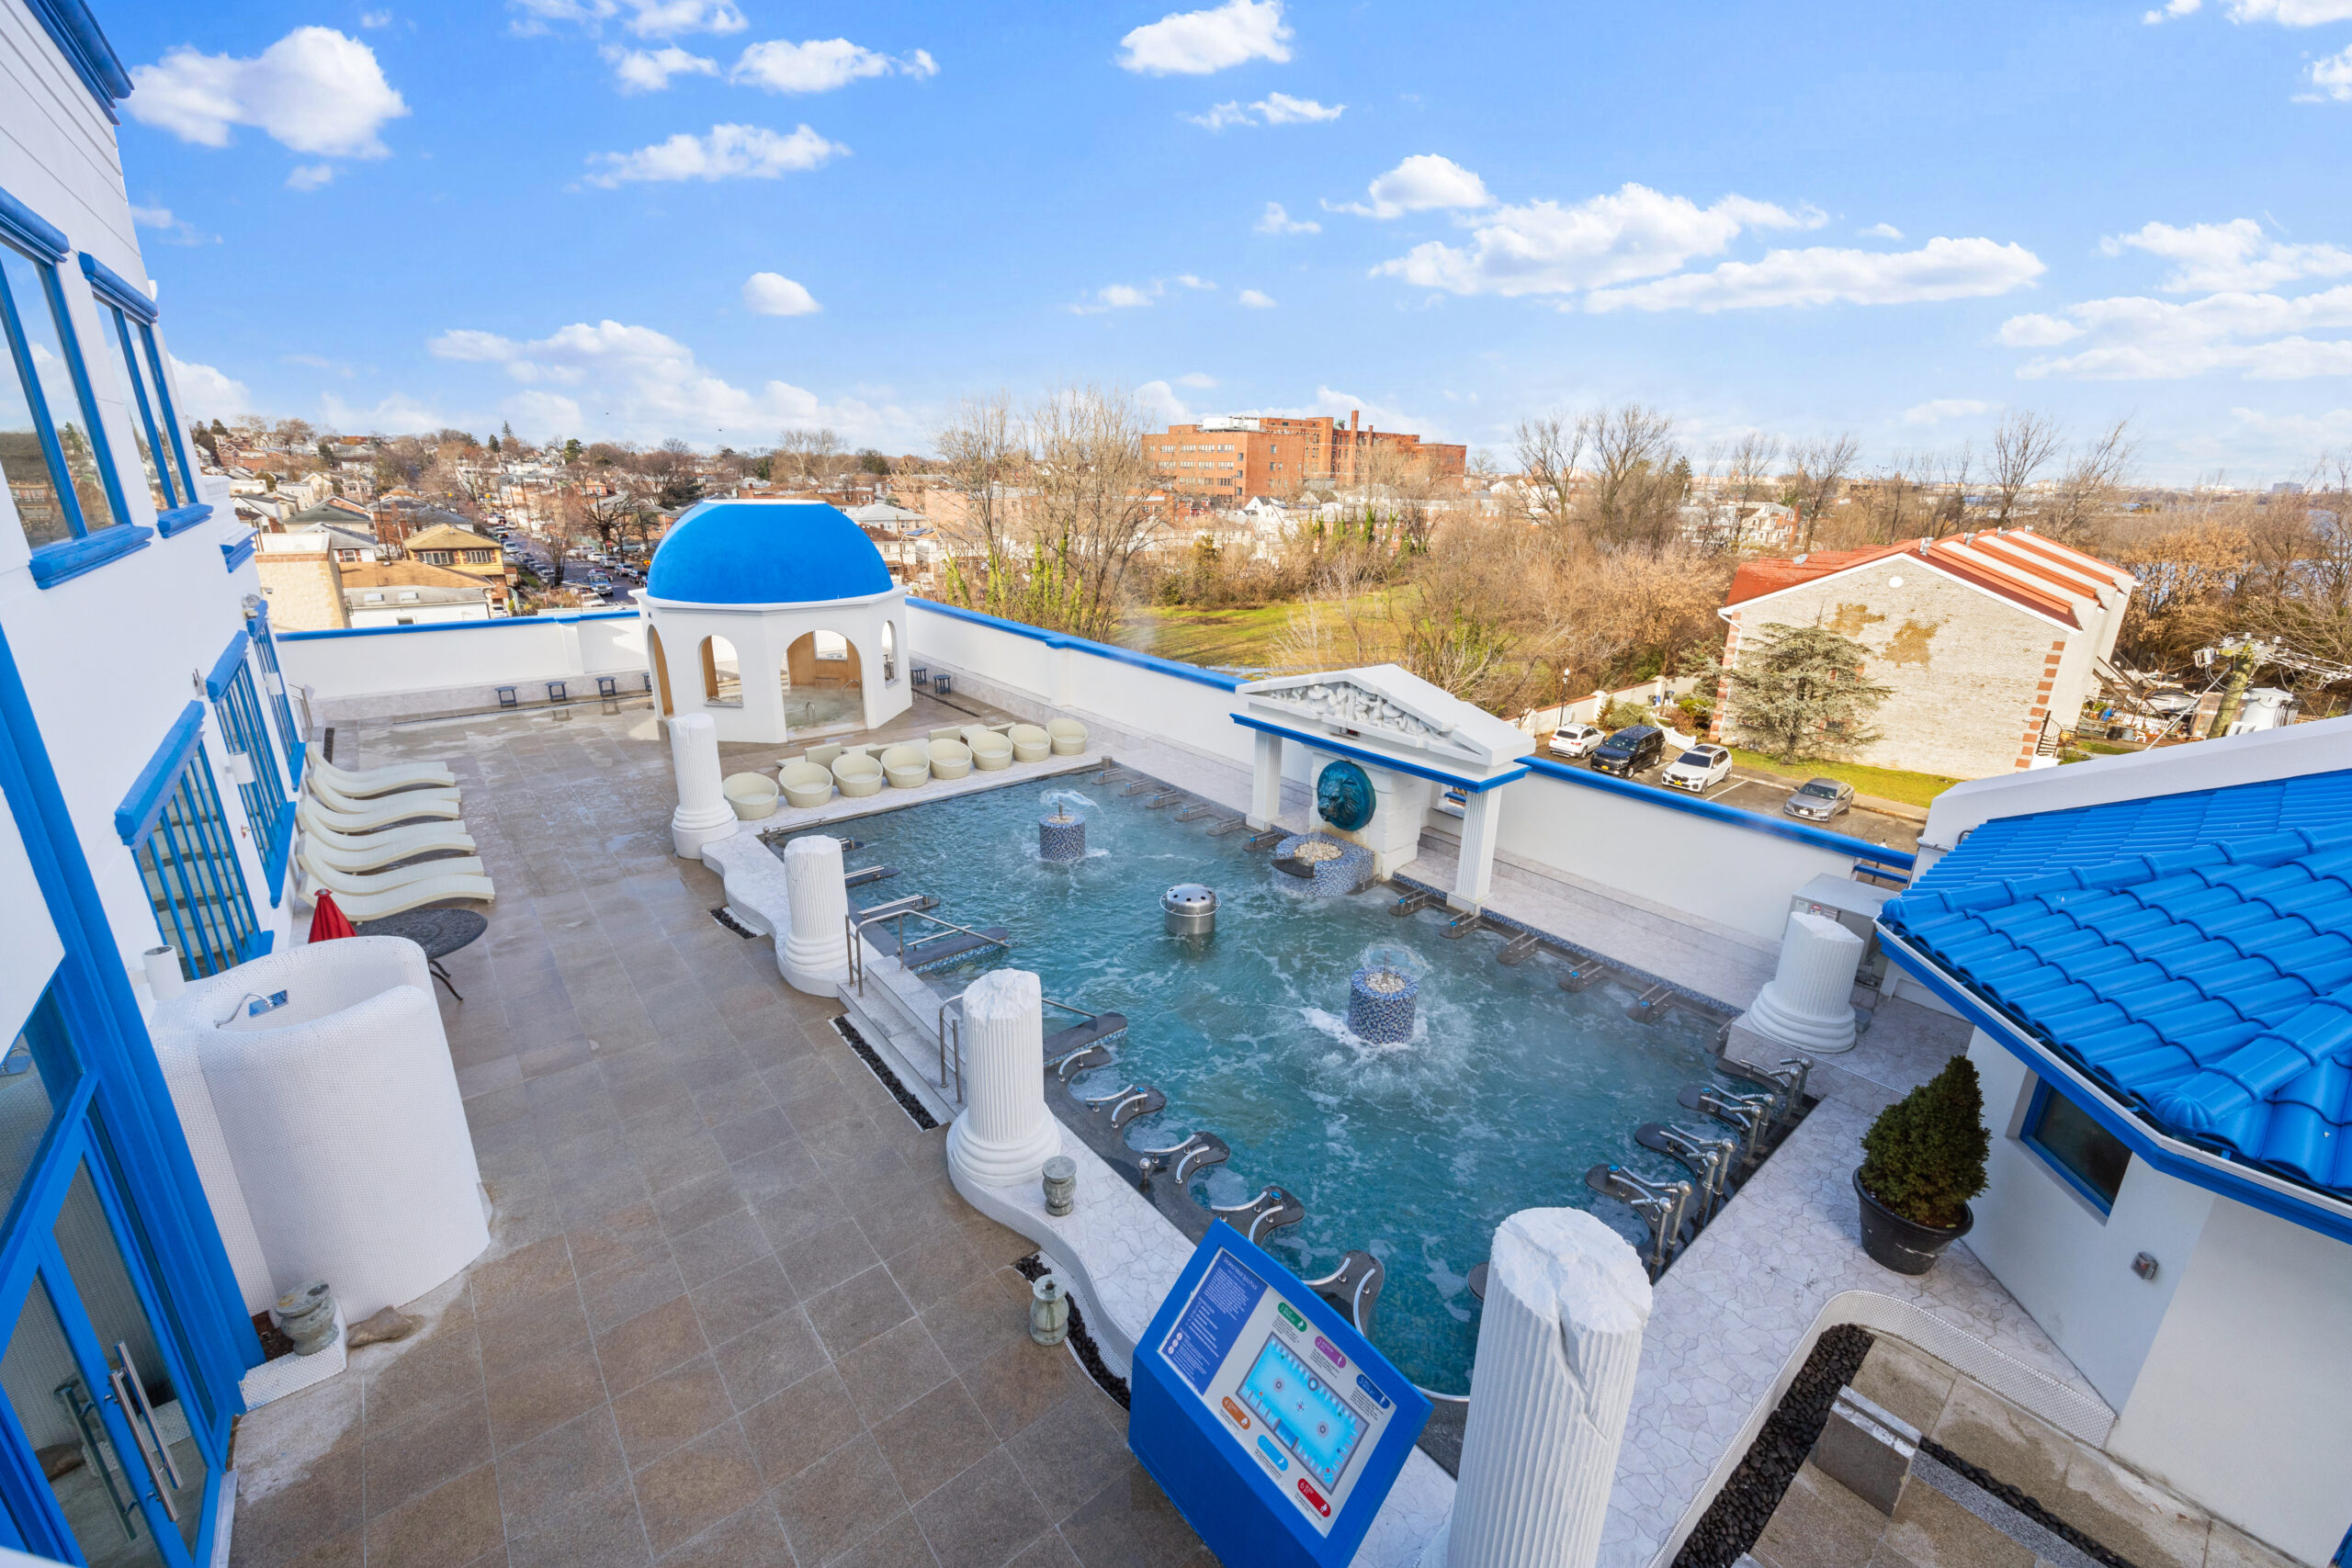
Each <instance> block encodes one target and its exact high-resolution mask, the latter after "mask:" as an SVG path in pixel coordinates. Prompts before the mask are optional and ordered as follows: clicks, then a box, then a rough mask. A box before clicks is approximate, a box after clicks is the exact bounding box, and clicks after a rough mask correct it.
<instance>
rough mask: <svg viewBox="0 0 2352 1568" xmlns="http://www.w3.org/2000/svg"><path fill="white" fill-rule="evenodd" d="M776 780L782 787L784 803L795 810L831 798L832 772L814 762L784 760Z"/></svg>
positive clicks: (805, 808) (800, 809) (814, 805)
mask: <svg viewBox="0 0 2352 1568" xmlns="http://www.w3.org/2000/svg"><path fill="white" fill-rule="evenodd" d="M776 782H777V783H778V784H781V785H782V786H783V788H784V803H785V804H786V806H789V807H792V808H793V809H794V810H796V811H806V810H808V809H809V807H816V806H822V805H824V804H825V803H826V802H827V801H829V800H831V799H832V798H833V773H832V770H831V769H830V768H820V767H819V766H817V764H816V763H814V762H786V764H785V765H784V772H783V773H782V774H781V775H779V777H778V778H777V780H776Z"/></svg>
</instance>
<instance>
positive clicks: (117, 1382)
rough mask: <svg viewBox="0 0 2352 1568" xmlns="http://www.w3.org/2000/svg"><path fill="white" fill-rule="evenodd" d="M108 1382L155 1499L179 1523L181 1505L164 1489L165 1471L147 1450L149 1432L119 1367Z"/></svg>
mask: <svg viewBox="0 0 2352 1568" xmlns="http://www.w3.org/2000/svg"><path fill="white" fill-rule="evenodd" d="M132 1381H133V1382H136V1381H137V1380H135V1379H134V1380H132ZM107 1382H109V1383H111V1384H113V1385H114V1402H115V1404H119V1405H120V1406H121V1407H122V1419H123V1425H125V1426H127V1427H130V1440H131V1441H132V1442H133V1443H136V1444H137V1445H138V1446H139V1458H140V1460H141V1461H142V1462H144V1463H145V1465H146V1466H147V1482H148V1484H149V1485H150V1486H151V1487H153V1490H154V1493H155V1500H156V1501H157V1502H159V1503H161V1504H163V1505H164V1513H165V1514H166V1515H168V1516H170V1517H171V1521H172V1522H173V1523H174V1524H177V1523H179V1519H180V1510H179V1506H178V1505H177V1504H175V1503H174V1502H173V1501H172V1495H171V1494H170V1493H169V1492H167V1491H165V1490H164V1483H163V1471H162V1469H161V1468H160V1467H159V1466H158V1465H157V1464H156V1462H155V1456H154V1455H153V1454H151V1453H149V1452H148V1451H147V1434H146V1433H145V1432H144V1431H143V1430H141V1427H140V1425H139V1408H138V1406H137V1405H135V1404H132V1403H131V1401H130V1390H129V1389H126V1388H125V1387H123V1382H124V1380H123V1375H122V1373H121V1371H119V1369H118V1370H114V1371H108V1372H107Z"/></svg>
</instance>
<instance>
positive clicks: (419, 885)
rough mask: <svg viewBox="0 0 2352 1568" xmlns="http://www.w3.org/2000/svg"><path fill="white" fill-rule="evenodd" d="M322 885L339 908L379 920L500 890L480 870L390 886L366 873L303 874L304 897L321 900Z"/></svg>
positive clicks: (478, 898)
mask: <svg viewBox="0 0 2352 1568" xmlns="http://www.w3.org/2000/svg"><path fill="white" fill-rule="evenodd" d="M305 869H306V870H307V869H308V868H305ZM322 887H324V888H326V889H327V890H329V891H330V892H332V893H333V894H334V901H335V906H336V908H340V909H341V910H342V911H343V912H344V913H345V915H348V916H349V917H351V919H355V920H380V919H383V918H384V917H385V916H386V915H397V914H399V913H401V911H402V910H403V909H421V908H424V906H425V905H427V904H441V903H447V902H448V901H450V900H452V899H470V900H475V901H479V902H481V903H485V904H486V903H488V902H490V901H491V900H492V899H493V898H495V897H498V890H497V889H496V888H495V887H493V886H491V881H490V878H489V877H487V876H485V875H483V874H481V873H480V872H469V873H464V874H458V875H454V876H452V875H442V876H427V877H421V878H419V879H418V880H416V881H414V882H401V883H396V884H392V885H390V886H384V885H380V884H377V883H374V882H372V881H370V880H369V879H368V878H366V877H358V876H346V875H345V874H343V873H341V872H312V873H311V874H308V875H306V876H304V877H303V878H302V885H301V887H300V892H301V895H302V897H305V898H307V899H309V900H310V901H311V902H312V903H314V904H315V903H316V902H318V890H319V889H320V888H322Z"/></svg>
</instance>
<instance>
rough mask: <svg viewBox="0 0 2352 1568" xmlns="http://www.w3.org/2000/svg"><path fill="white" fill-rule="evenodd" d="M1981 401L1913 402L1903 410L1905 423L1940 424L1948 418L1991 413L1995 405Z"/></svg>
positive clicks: (1942, 400) (1954, 399) (1968, 399)
mask: <svg viewBox="0 0 2352 1568" xmlns="http://www.w3.org/2000/svg"><path fill="white" fill-rule="evenodd" d="M1997 406H1998V405H1997V404H1994V403H1981V402H1978V401H1977V400H1975V399H1974V398H1937V399H1935V400H1932V401H1929V402H1924V403H1914V404H1913V405H1912V406H1911V407H1909V408H1907V409H1905V410H1904V411H1903V423H1905V424H1940V423H1943V422H1944V421H1945V420H1948V419H1973V418H1974V417H1975V416H1976V415H1978V414H1981V413H1991V412H1993V410H1994V409H1995V408H1996V407H1997Z"/></svg>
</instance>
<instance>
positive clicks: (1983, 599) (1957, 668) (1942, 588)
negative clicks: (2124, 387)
mask: <svg viewBox="0 0 2352 1568" xmlns="http://www.w3.org/2000/svg"><path fill="white" fill-rule="evenodd" d="M2132 587H2133V580H2132V577H2131V573H2130V572H2128V571H2125V570H2123V569H2122V568H2120V567H2117V566H2110V565H2109V564H2108V563H2107V562H2105V561H2102V560H2098V559H2096V558H2092V557H2090V556H2086V555H2085V554H2083V553H2082V552H2081V551H2080V550H2075V549H2070V548H2068V547H2066V546H2064V545H2062V544H2059V543H2057V542H2056V541H2055V540H2051V539H2044V538H2041V537H2040V536H2037V535H2035V534H2033V533H2031V532H2030V531H2029V530H2027V529H2023V528H2010V529H2006V530H2001V531H1997V532H1993V533H1985V534H1965V535H1958V536H1953V537H1951V538H1947V539H1932V540H1931V539H1911V540H1907V541H1905V542H1904V543H1901V544H1894V545H1881V546H1877V547H1872V548H1870V549H1860V550H1815V551H1814V552H1812V553H1811V554H1810V555H1804V556H1798V557H1796V558H1793V559H1784V560H1770V559H1768V560H1751V561H1744V562H1742V563H1741V564H1740V567H1739V570H1737V572H1736V573H1735V574H1734V576H1733V578H1732V583H1731V592H1730V593H1729V595H1728V596H1727V601H1726V603H1725V604H1724V607H1723V609H1721V610H1720V611H1718V612H1717V614H1719V615H1722V616H1723V618H1724V620H1725V621H1728V622H1729V623H1730V624H1731V636H1730V637H1729V639H1728V640H1727V641H1726V642H1725V644H1724V663H1725V664H1727V665H1735V664H1736V663H1737V662H1738V660H1739V649H1740V645H1741V643H1742V642H1743V641H1744V640H1747V639H1751V638H1753V637H1757V636H1758V635H1759V634H1760V633H1761V632H1762V630H1763V628H1764V627H1765V626H1771V625H1774V624H1778V625H1782V626H1828V627H1830V628H1831V629H1833V630H1835V631H1838V632H1841V633H1843V634H1844V635H1846V636H1847V637H1852V638H1853V639H1854V640H1855V641H1857V642H1859V643H1860V644H1861V645H1862V646H1863V647H1864V648H1866V649H1869V650H1870V653H1871V657H1870V659H1869V660H1868V662H1867V663H1866V664H1865V665H1864V666H1863V673H1864V675H1865V676H1866V678H1868V679H1869V680H1871V681H1872V682H1876V683H1877V684H1880V685H1883V686H1887V687H1890V688H1892V690H1891V691H1890V692H1889V694H1888V695H1887V697H1886V700H1885V701H1884V702H1883V703H1881V704H1880V705H1879V707H1878V710H1877V712H1876V713H1875V714H1874V715H1872V716H1871V728H1873V729H1875V730H1876V731H1877V732H1878V735H1879V739H1877V740H1876V741H1875V742H1874V743H1872V744H1871V745H1870V746H1867V747H1864V748H1862V749H1861V750H1859V751H1857V752H1856V753H1855V755H1854V757H1853V761H1859V762H1867V763H1869V764H1871V765H1872V766H1874V767H1882V768H1905V769H1909V770H1912V771H1914V772H1917V773H1939V774H1941V775H1943V776H1944V777H1946V778H1959V779H1973V778H1983V777H1985V776H1987V775H1988V774H1993V773H2009V772H2011V771H2013V770H2016V769H2019V768H2024V767H2028V766H2030V765H2031V763H2032V761H2033V760H2034V758H2035V756H2036V755H2037V754H2039V753H2042V752H2044V751H2046V750H2052V749H2054V747H2055V742H2056V739H2057V736H2058V733H2059V731H2061V730H2064V729H2071V728H2074V724H2075V716H2076V714H2077V713H2079V712H2080V711H2081V708H2082V705H2083V703H2084V701H2085V700H2086V698H2087V697H2089V695H2090V694H2091V693H2092V691H2093V690H2094V689H2095V686H2096V682H2097V665H2098V663H2099V662H2100V661H2102V660H2107V659H2109V658H2111V657H2112V656H2113V654H2114V651H2115V638H2116V635H2117V633H2119V632H2120V630H2121V629H2122V626H2123V609H2124V605H2125V604H2126V602H2127V601H2129V600H2130V598H2131V589H2132ZM1726 733H1729V734H1732V735H1736V734H1737V733H1738V716H1737V715H1736V713H1734V712H1732V711H1731V705H1730V704H1729V703H1728V702H1719V703H1718V705H1717V707H1716V712H1715V725H1714V734H1715V736H1716V738H1717V739H1722V738H1723V737H1724V734H1726Z"/></svg>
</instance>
